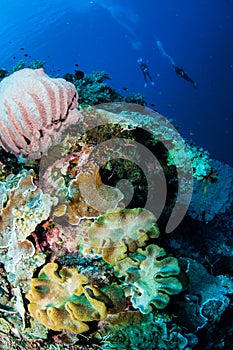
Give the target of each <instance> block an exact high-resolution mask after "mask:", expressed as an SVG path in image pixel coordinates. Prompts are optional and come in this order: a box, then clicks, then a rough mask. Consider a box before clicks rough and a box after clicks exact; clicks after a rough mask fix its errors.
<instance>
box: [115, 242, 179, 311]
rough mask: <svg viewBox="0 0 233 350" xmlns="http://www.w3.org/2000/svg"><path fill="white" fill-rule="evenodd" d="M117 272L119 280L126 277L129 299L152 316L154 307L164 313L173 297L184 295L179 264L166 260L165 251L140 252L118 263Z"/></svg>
mask: <svg viewBox="0 0 233 350" xmlns="http://www.w3.org/2000/svg"><path fill="white" fill-rule="evenodd" d="M116 270H117V271H119V276H123V275H126V283H127V284H128V287H127V288H126V295H129V296H131V301H132V304H133V306H134V307H135V308H136V309H139V310H140V311H141V312H142V313H149V312H150V311H151V310H152V308H151V304H153V305H154V306H155V307H156V308H157V309H164V308H165V307H166V306H167V304H168V302H169V300H170V297H169V295H174V294H178V293H180V292H181V291H182V289H183V286H182V283H181V282H180V281H179V279H178V278H177V275H179V273H180V267H179V265H178V261H177V259H176V258H173V257H166V252H165V250H164V249H163V248H160V247H159V246H157V245H155V244H150V245H148V246H147V247H146V248H145V250H143V249H141V248H139V249H138V250H137V252H136V253H134V254H132V255H131V257H127V258H125V259H123V260H122V261H120V262H118V264H117V266H116Z"/></svg>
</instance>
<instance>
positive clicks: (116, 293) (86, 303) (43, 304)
mask: <svg viewBox="0 0 233 350" xmlns="http://www.w3.org/2000/svg"><path fill="white" fill-rule="evenodd" d="M26 297H27V299H29V300H30V304H29V305H28V309H29V312H30V314H31V316H32V317H34V318H36V319H37V320H38V321H39V322H40V323H42V324H43V325H45V326H46V327H48V328H50V329H52V330H54V331H61V330H64V329H66V330H70V331H72V332H75V333H83V332H86V331H88V329H89V326H88V325H87V323H86V322H90V321H99V320H103V319H104V318H105V317H106V316H107V314H108V313H115V312H118V311H120V310H122V309H124V308H125V299H124V296H123V292H122V290H121V289H120V287H118V286H115V285H112V286H111V287H109V288H108V287H106V288H102V289H99V288H98V287H95V286H92V285H91V284H90V282H89V280H88V278H87V277H86V276H84V275H82V274H79V273H78V272H77V270H76V269H74V268H65V267H63V268H62V269H61V270H60V271H58V265H57V264H56V263H48V264H47V265H45V266H44V267H43V268H42V270H41V271H40V273H39V276H38V278H33V279H32V282H31V289H30V291H29V292H28V294H27V296H26Z"/></svg>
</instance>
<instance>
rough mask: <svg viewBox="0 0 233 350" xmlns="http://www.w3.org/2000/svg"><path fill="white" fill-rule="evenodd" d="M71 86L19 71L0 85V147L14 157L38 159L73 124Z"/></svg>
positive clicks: (73, 92)
mask: <svg viewBox="0 0 233 350" xmlns="http://www.w3.org/2000/svg"><path fill="white" fill-rule="evenodd" d="M77 100H78V93H77V91H76V89H75V86H74V85H73V84H71V83H69V82H67V81H65V80H64V79H61V78H54V79H53V78H50V77H49V76H48V75H46V74H45V73H44V70H43V68H40V69H30V68H24V69H21V70H19V71H17V72H15V73H13V74H11V75H10V76H8V77H6V78H4V79H3V80H2V81H1V83H0V115H1V118H0V145H1V146H2V147H3V148H5V149H6V150H10V151H12V152H13V153H15V154H16V155H21V156H23V157H28V158H40V157H41V155H42V154H43V153H45V152H47V150H48V149H49V148H50V147H51V146H52V145H54V143H55V142H59V141H60V136H61V131H62V130H64V128H65V127H67V126H68V125H70V124H72V123H76V122H77V121H78V120H79V119H80V118H81V115H80V113H79V112H78V110H77V109H76V107H77V105H78V102H77Z"/></svg>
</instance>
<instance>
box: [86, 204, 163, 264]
mask: <svg viewBox="0 0 233 350" xmlns="http://www.w3.org/2000/svg"><path fill="white" fill-rule="evenodd" d="M158 236H159V229H158V227H157V225H156V218H155V216H154V214H153V213H151V212H150V211H148V210H146V209H143V208H135V209H119V208H117V209H111V210H108V211H107V212H106V213H105V214H103V215H100V216H99V217H98V218H97V219H96V220H95V222H94V223H93V224H92V226H91V227H90V229H89V231H88V238H89V244H90V247H91V248H92V249H93V250H94V251H95V252H96V253H97V254H101V255H102V257H103V259H104V260H105V261H107V262H108V263H110V264H112V265H116V263H117V261H119V260H122V259H124V258H126V257H127V256H128V255H130V254H132V253H133V252H135V251H136V250H137V249H138V248H139V247H143V246H145V244H146V243H145V242H146V241H147V240H148V239H149V238H157V237H158Z"/></svg>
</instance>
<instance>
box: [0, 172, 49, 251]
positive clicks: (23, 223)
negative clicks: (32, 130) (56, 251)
mask: <svg viewBox="0 0 233 350" xmlns="http://www.w3.org/2000/svg"><path fill="white" fill-rule="evenodd" d="M33 175H34V173H33V171H32V170H30V171H28V172H27V171H26V170H24V171H22V172H20V173H19V174H18V175H16V176H13V175H12V176H9V177H7V179H6V181H5V182H0V189H1V195H0V231H1V232H0V247H1V248H6V247H8V246H9V245H10V244H11V243H12V241H13V239H12V237H13V234H16V240H17V241H21V242H23V241H25V239H26V237H27V236H29V235H30V234H31V233H32V232H33V231H34V230H35V227H36V226H37V225H38V224H39V223H40V222H41V221H43V220H45V219H47V218H48V216H49V214H50V210H51V207H52V206H53V205H54V204H55V203H56V198H52V197H51V196H50V195H49V194H44V193H43V192H42V191H41V189H39V188H38V187H37V186H36V185H35V184H34V182H33Z"/></svg>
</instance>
